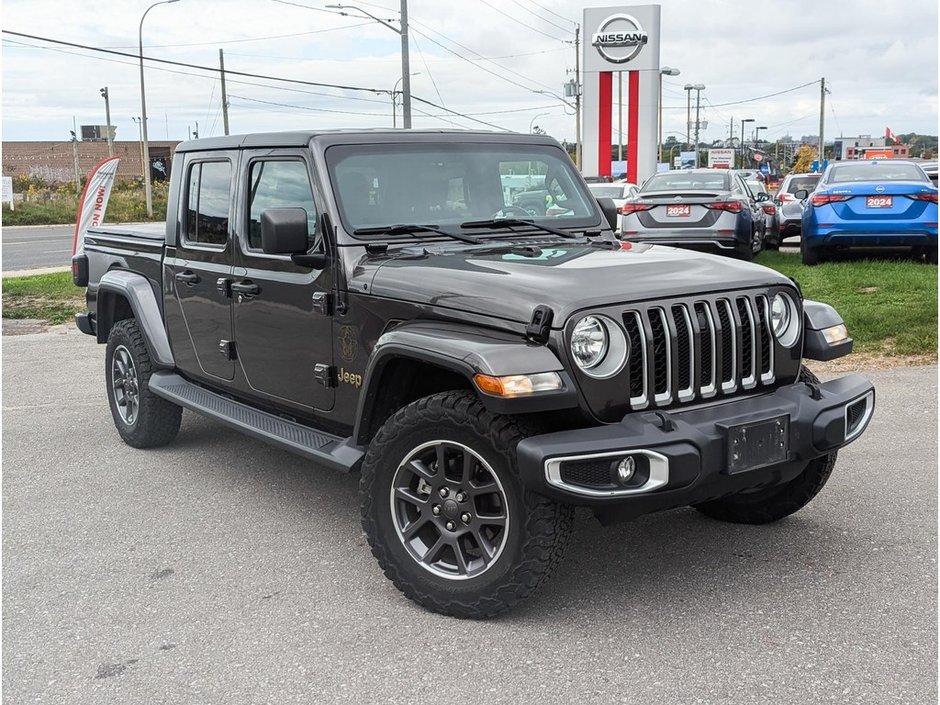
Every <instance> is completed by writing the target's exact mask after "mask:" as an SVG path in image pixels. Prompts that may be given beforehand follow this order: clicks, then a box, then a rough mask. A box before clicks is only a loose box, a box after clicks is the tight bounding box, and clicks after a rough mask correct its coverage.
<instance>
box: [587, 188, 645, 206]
mask: <svg viewBox="0 0 940 705" xmlns="http://www.w3.org/2000/svg"><path fill="white" fill-rule="evenodd" d="M588 188H589V189H590V190H591V193H592V194H594V197H595V198H610V199H612V200H613V202H614V205H615V206H617V208H618V210H619V208H620V207H621V206H622V205H623V204H624V203H626V201H627V199H628V198H632V197H633V196H635V195H636V192H637V191H638V190H639V189H640V187H639V186H637V185H636V184H631V183H630V182H628V181H615V182H614V183H611V184H601V183H595V184H588Z"/></svg>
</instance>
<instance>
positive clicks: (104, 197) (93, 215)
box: [72, 157, 121, 255]
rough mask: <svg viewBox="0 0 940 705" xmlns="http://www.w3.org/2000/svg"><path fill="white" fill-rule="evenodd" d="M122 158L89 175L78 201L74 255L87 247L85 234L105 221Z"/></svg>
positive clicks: (105, 161) (106, 162) (100, 167)
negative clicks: (106, 210)
mask: <svg viewBox="0 0 940 705" xmlns="http://www.w3.org/2000/svg"><path fill="white" fill-rule="evenodd" d="M120 161H121V158H120V157H109V158H108V159H105V160H104V161H103V162H101V163H100V164H98V166H96V167H95V168H94V169H92V170H91V173H90V174H89V175H88V180H87V181H86V182H85V188H84V189H83V190H82V197H81V198H80V199H79V201H78V216H77V217H76V219H75V239H74V240H73V242H72V254H73V255H74V254H76V253H78V252H82V251H83V248H84V245H85V233H87V232H88V229H89V228H94V227H97V226H99V225H101V223H102V222H103V221H104V212H105V209H106V208H107V207H108V198H109V197H110V196H111V187H112V186H113V185H114V175H115V174H117V168H118V162H120Z"/></svg>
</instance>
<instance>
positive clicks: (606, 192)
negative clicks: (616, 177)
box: [588, 184, 623, 198]
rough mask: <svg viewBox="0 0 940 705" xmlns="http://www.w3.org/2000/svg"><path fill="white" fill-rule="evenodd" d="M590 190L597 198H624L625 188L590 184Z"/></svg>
mask: <svg viewBox="0 0 940 705" xmlns="http://www.w3.org/2000/svg"><path fill="white" fill-rule="evenodd" d="M588 188H589V189H591V193H593V194H594V195H595V196H596V197H597V198H623V186H607V185H604V184H588Z"/></svg>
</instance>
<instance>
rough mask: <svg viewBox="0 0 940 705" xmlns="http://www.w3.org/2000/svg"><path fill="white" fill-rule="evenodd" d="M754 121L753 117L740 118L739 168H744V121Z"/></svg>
mask: <svg viewBox="0 0 940 705" xmlns="http://www.w3.org/2000/svg"><path fill="white" fill-rule="evenodd" d="M746 122H754V118H742V120H741V168H742V169H743V168H744V123H746Z"/></svg>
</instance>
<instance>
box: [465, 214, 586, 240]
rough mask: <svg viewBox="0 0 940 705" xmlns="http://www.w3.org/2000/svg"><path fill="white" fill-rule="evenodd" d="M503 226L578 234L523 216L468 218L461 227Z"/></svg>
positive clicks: (558, 233) (565, 235)
mask: <svg viewBox="0 0 940 705" xmlns="http://www.w3.org/2000/svg"><path fill="white" fill-rule="evenodd" d="M502 226H508V227H512V226H527V227H532V228H537V229H538V230H541V231H542V232H546V233H551V234H552V235H560V236H561V237H568V238H575V239H577V238H578V236H577V235H575V234H574V233H569V232H568V231H567V230H561V229H559V228H553V227H551V226H550V225H542V224H541V223H536V222H535V221H532V220H527V219H526V220H523V219H522V218H491V219H490V220H468V221H467V222H465V223H461V224H460V227H461V228H499V227H502Z"/></svg>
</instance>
